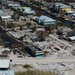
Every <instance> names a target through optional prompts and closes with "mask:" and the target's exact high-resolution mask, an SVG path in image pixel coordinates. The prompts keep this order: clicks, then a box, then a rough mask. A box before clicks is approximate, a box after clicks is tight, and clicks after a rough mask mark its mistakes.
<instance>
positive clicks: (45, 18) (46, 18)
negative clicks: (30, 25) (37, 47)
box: [38, 15, 56, 22]
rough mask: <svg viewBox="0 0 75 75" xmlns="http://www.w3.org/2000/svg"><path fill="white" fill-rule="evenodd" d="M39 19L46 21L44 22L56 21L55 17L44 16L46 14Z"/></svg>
mask: <svg viewBox="0 0 75 75" xmlns="http://www.w3.org/2000/svg"><path fill="white" fill-rule="evenodd" d="M38 19H39V20H41V21H44V22H51V21H56V20H54V19H52V18H50V17H47V16H44V15H42V16H40V17H38Z"/></svg>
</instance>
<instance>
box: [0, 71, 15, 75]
mask: <svg viewBox="0 0 75 75" xmlns="http://www.w3.org/2000/svg"><path fill="white" fill-rule="evenodd" d="M0 75H14V71H12V70H9V71H0Z"/></svg>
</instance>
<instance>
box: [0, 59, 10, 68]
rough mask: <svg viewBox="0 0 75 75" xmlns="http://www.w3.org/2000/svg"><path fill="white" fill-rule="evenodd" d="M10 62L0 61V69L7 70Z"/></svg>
mask: <svg viewBox="0 0 75 75" xmlns="http://www.w3.org/2000/svg"><path fill="white" fill-rule="evenodd" d="M9 66H10V60H0V68H9Z"/></svg>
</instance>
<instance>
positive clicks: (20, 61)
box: [11, 57, 75, 65]
mask: <svg viewBox="0 0 75 75" xmlns="http://www.w3.org/2000/svg"><path fill="white" fill-rule="evenodd" d="M51 62H55V63H57V62H75V58H51V57H49V58H48V57H47V58H38V59H37V58H30V59H23V58H22V59H21V58H20V59H14V60H13V61H12V62H11V64H22V65H23V64H34V63H44V64H45V63H51Z"/></svg>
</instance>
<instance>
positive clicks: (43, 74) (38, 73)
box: [15, 70, 56, 75]
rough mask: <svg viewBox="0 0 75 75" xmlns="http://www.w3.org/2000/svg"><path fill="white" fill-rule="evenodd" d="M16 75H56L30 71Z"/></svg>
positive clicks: (47, 72) (16, 74) (48, 72)
mask: <svg viewBox="0 0 75 75" xmlns="http://www.w3.org/2000/svg"><path fill="white" fill-rule="evenodd" d="M15 75H56V74H55V73H52V72H50V71H39V70H34V71H33V70H28V71H25V72H16V73H15Z"/></svg>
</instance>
